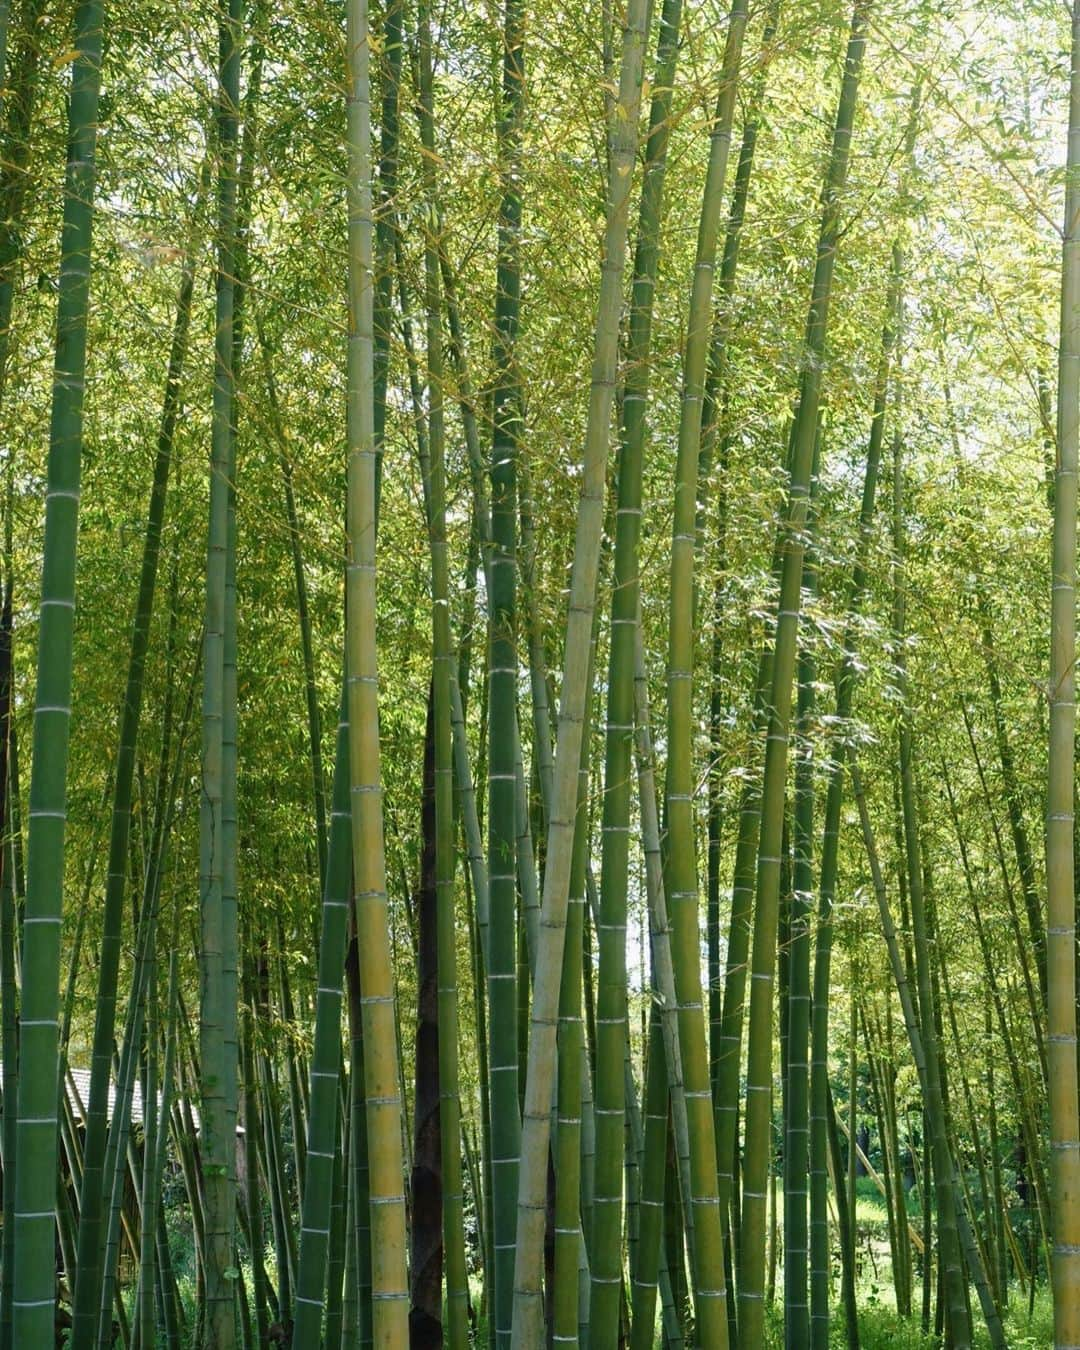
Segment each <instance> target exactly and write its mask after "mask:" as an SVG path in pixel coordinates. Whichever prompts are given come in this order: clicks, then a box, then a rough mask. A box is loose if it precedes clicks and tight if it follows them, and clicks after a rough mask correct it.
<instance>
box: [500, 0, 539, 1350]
mask: <svg viewBox="0 0 1080 1350" xmlns="http://www.w3.org/2000/svg"><path fill="white" fill-rule="evenodd" d="M523 25H524V13H523V9H522V5H521V4H520V0H507V3H506V5H505V10H504V24H503V69H502V87H501V93H500V94H499V96H498V97H499V106H498V112H497V127H498V143H499V174H500V181H501V188H502V193H501V199H500V204H499V222H498V257H497V262H496V281H495V287H496V291H495V316H494V323H495V341H494V351H493V364H494V389H493V391H492V421H493V437H492V449H491V532H492V545H493V547H492V550H491V562H490V577H491V582H490V591H489V620H488V635H489V636H488V663H489V679H488V725H489V728H490V737H491V739H490V750H489V755H488V892H489V899H490V928H489V934H488V951H487V979H488V1012H489V1017H488V1036H489V1040H490V1045H489V1052H488V1062H489V1073H490V1075H491V1088H490V1097H491V1149H492V1153H491V1180H492V1201H493V1216H492V1217H493V1231H492V1242H493V1253H494V1262H495V1265H494V1270H493V1272H492V1273H493V1275H494V1280H493V1288H492V1295H493V1297H492V1317H493V1320H494V1326H495V1344H496V1346H497V1347H498V1350H505V1347H506V1346H508V1345H509V1344H510V1336H511V1323H512V1319H513V1300H514V1294H513V1287H514V1222H515V1217H514V1216H515V1210H514V1207H515V1204H516V1201H517V1193H518V1164H519V1158H520V1152H521V1119H520V1106H519V1073H518V1044H517V1041H518V1015H517V981H516V973H515V967H514V949H515V931H516V930H515V913H516V880H515V878H516V873H517V867H516V860H517V849H516V842H517V813H516V805H515V797H516V784H515V766H514V746H515V742H516V739H517V736H516V728H517V673H518V663H517V654H516V649H515V634H516V613H515V610H516V570H517V564H516V556H515V555H516V534H517V529H516V522H517V500H516V495H517V486H516V461H517V457H518V442H519V439H520V435H521V417H522V411H521V391H520V388H519V385H518V376H517V371H516V342H517V331H518V323H519V311H520V290H521V269H520V259H519V252H520V243H519V240H520V233H521V188H520V181H519V178H520V153H521V149H520V146H521V119H522V111H523V99H524V93H525V67H524V57H523V47H524V27H523ZM547 1105H548V1106H550V1101H549V1102H548V1104H547ZM545 1109H546V1108H545ZM543 1171H544V1175H545V1177H546V1174H547V1165H546V1159H545V1161H544V1165H543Z"/></svg>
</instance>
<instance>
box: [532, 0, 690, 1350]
mask: <svg viewBox="0 0 1080 1350" xmlns="http://www.w3.org/2000/svg"><path fill="white" fill-rule="evenodd" d="M681 15H682V0H666V3H665V4H664V7H663V10H662V13H661V17H660V33H659V37H658V40H657V53H656V75H655V79H654V82H653V88H654V90H655V91H656V92H655V93H654V95H653V99H652V106H651V109H650V114H649V135H648V139H647V141H646V146H645V170H644V176H643V179H642V195H641V203H640V206H639V209H638V234H637V244H636V248H635V254H634V280H633V290H632V294H631V309H630V329H629V336H628V343H627V364H628V371H627V378H626V388H625V390H624V392H623V399H622V419H623V421H622V428H621V430H622V435H621V438H620V445H619V465H618V498H617V506H616V510H615V559H614V581H613V585H612V599H611V645H610V649H609V653H608V686H607V726H606V731H605V735H606V747H605V761H604V796H603V825H602V835H601V838H602V854H601V871H600V921H599V923H598V925H597V931H598V936H599V949H600V950H599V956H600V962H599V970H598V973H597V1075H596V1108H595V1110H596V1122H597V1130H596V1156H597V1168H596V1179H595V1187H596V1189H595V1196H594V1201H593V1203H594V1206H595V1215H596V1217H595V1227H594V1237H593V1247H592V1250H593V1260H592V1286H591V1298H590V1306H589V1329H590V1344H591V1345H593V1346H595V1347H597V1350H599V1348H600V1347H607V1346H612V1345H614V1344H615V1339H616V1337H617V1335H618V1329H619V1310H620V1302H621V1294H622V1287H623V1280H622V1242H621V1230H622V1197H623V1177H622V1168H621V1167H620V1159H621V1149H620V1145H621V1141H622V1135H623V1119H624V1112H625V1106H626V1103H625V1098H624V1092H623V1088H624V1081H625V1079H624V1074H623V1070H622V1065H621V1063H620V1059H621V1052H622V1046H623V1043H624V1041H625V1040H626V1036H627V1032H628V1028H627V1024H626V905H627V880H628V867H629V850H630V803H631V795H632V793H631V788H632V764H631V761H632V756H633V735H634V649H635V634H636V632H637V624H638V605H639V585H638V558H637V553H638V540H639V537H640V533H641V485H642V466H643V457H644V444H645V409H646V404H647V401H648V385H649V350H650V346H651V337H652V313H653V294H654V291H655V287H656V275H657V269H658V266H659V256H660V218H661V213H662V203H663V185H664V174H665V169H666V167H667V146H668V140H669V134H670V126H671V101H672V94H673V91H674V81H675V68H676V59H677V56H678V40H679V25H680V20H681ZM534 701H535V700H534ZM578 945H579V946H580V941H579V944H578Z"/></svg>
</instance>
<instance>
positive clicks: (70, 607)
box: [12, 0, 104, 1345]
mask: <svg viewBox="0 0 1080 1350" xmlns="http://www.w3.org/2000/svg"><path fill="white" fill-rule="evenodd" d="M103 22H104V20H103V6H102V4H101V3H100V0H81V3H80V4H79V5H78V7H77V9H76V14H75V31H74V38H73V43H72V46H73V50H74V51H75V52H76V53H77V55H76V57H75V60H74V61H73V63H72V74H71V98H70V102H69V105H68V128H69V130H68V134H69V140H68V162H67V172H66V179H65V193H64V221H63V231H62V248H61V254H62V259H61V266H60V293H59V299H58V302H57V332H56V363H55V371H54V380H53V401H52V420H51V425H50V431H49V464H48V478H47V485H46V490H45V541H44V551H43V561H42V578H41V617H40V624H39V630H38V669H37V683H36V689H35V698H34V714H35V718H34V745H33V765H32V769H31V782H30V836H29V853H28V868H27V894H26V907H25V918H24V923H23V932H24V947H23V1001H22V1009H21V1017H20V1022H19V1033H20V1044H19V1050H20V1058H21V1063H22V1065H23V1071H22V1073H21V1074H20V1076H19V1091H18V1103H17V1126H16V1129H17V1135H16V1146H15V1209H14V1214H13V1216H12V1218H13V1227H14V1231H15V1259H14V1284H13V1302H12V1308H13V1330H14V1340H15V1343H16V1344H20V1345H21V1344H25V1345H45V1344H49V1343H51V1341H52V1338H53V1337H54V1335H55V1325H54V1309H55V1296H56V1287H55V1276H54V1268H55V1262H54V1259H53V1256H54V1218H53V1213H54V1200H55V1194H56V1157H57V1099H56V1086H57V1011H58V986H59V974H60V930H61V911H62V907H63V884H64V833H65V823H66V812H67V807H66V795H67V794H66V777H67V758H68V736H69V729H70V721H71V683H72V638H73V631H74V619H75V559H76V542H77V534H78V508H79V480H80V469H81V460H82V440H83V392H84V387H85V376H86V327H87V313H88V308H89V297H90V245H91V232H92V222H93V198H94V181H95V151H96V144H97V126H98V93H99V89H100V83H101V41H102V29H103Z"/></svg>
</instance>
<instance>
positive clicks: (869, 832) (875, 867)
mask: <svg viewBox="0 0 1080 1350" xmlns="http://www.w3.org/2000/svg"><path fill="white" fill-rule="evenodd" d="M847 759H848V772H849V774H850V777H851V791H852V796H853V797H854V798H855V805H856V807H857V808H858V812H859V824H860V828H861V831H862V837H863V845H864V848H865V850H866V858H867V862H868V864H869V866H870V876H871V880H872V884H873V890H874V896H875V899H876V901H877V907H878V915H879V917H880V920H881V931H882V936H883V937H884V938H885V946H886V950H887V951H888V955H889V965H890V968H891V970H892V975H893V982H894V984H895V986H896V992H897V994H898V996H899V999H900V1007H901V1009H902V1011H903V1014H904V1026H905V1029H906V1031H907V1034H908V1043H909V1045H910V1047H911V1057H912V1059H913V1061H914V1063H915V1069H916V1072H917V1074H918V1078H919V1085H920V1088H921V1089H922V1093H923V1099H924V1100H925V1101H929V1100H930V1097H931V1088H930V1081H929V1077H930V1072H931V1070H930V1069H929V1068H928V1065H927V1057H926V1050H925V1045H924V1040H923V1031H922V1020H921V1016H920V1009H919V1008H918V1006H917V1005H916V999H915V989H914V987H913V984H912V982H911V981H910V980H909V979H908V971H907V963H906V961H905V959H904V956H903V954H902V953H901V950H900V940H899V938H898V937H897V933H896V926H895V924H894V922H893V918H892V912H891V908H890V905H889V898H888V894H887V892H886V888H885V878H884V874H883V873H882V869H881V863H880V860H879V857H878V851H877V845H876V842H875V838H874V831H873V825H872V822H871V819H870V811H869V807H868V806H867V802H866V794H865V792H864V790H863V784H862V775H861V773H860V771H859V766H858V764H857V763H856V761H855V758H854V755H853V754H852V753H851V751H850V750H849V751H848V752H847ZM931 1125H932V1122H931ZM945 1153H946V1157H947V1158H948V1166H949V1167H950V1168H951V1169H952V1176H951V1185H952V1187H953V1190H954V1193H955V1192H957V1191H958V1190H959V1184H958V1182H957V1181H956V1177H955V1164H954V1163H953V1161H952V1159H951V1156H949V1153H948V1148H947V1147H946V1149H945ZM923 1198H924V1203H926V1204H929V1196H928V1195H924V1197H923ZM954 1213H955V1216H956V1217H955V1223H956V1226H957V1230H958V1234H959V1240H960V1243H961V1246H962V1248H963V1253H964V1260H965V1261H966V1262H967V1267H968V1271H969V1272H970V1274H971V1277H972V1280H973V1282H974V1283H975V1286H976V1289H977V1290H978V1294H979V1301H980V1305H981V1307H982V1311H983V1316H984V1319H985V1321H986V1327H987V1331H988V1332H989V1334H990V1342H991V1344H992V1345H993V1346H994V1347H995V1350H1005V1334H1004V1331H1003V1329H1002V1325H1001V1319H1000V1317H999V1316H998V1313H997V1309H996V1308H995V1306H994V1302H993V1299H992V1298H991V1297H990V1293H989V1284H988V1281H987V1279H986V1273H985V1271H984V1270H983V1269H982V1262H981V1260H980V1258H979V1251H978V1247H977V1246H976V1244H975V1240H974V1236H973V1234H972V1231H971V1224H970V1222H969V1220H968V1216H967V1213H966V1211H965V1209H964V1207H963V1205H962V1204H960V1205H956V1204H955V1202H954ZM928 1231H929V1228H928V1225H925V1224H924V1233H927V1232H928ZM928 1268H929V1263H928V1262H927V1263H925V1264H924V1271H925V1270H927V1269H928ZM965 1324H966V1317H965Z"/></svg>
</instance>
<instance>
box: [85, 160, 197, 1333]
mask: <svg viewBox="0 0 1080 1350" xmlns="http://www.w3.org/2000/svg"><path fill="white" fill-rule="evenodd" d="M203 177H204V178H205V175H204V176H203ZM201 188H202V183H200V193H201ZM195 214H196V217H197V215H198V204H197V205H196V213H195ZM192 232H193V234H194V223H193V231H192ZM194 284H195V259H194V239H192V241H191V242H190V243H189V247H188V251H187V255H186V257H185V260H184V265H183V271H182V275H181V280H180V290H179V295H178V297H177V302H176V319H175V323H174V327H173V336H172V347H171V350H170V352H169V366H168V373H167V375H166V379H165V397H164V402H163V406H162V413H161V423H160V426H159V430H158V440H157V453H156V456H155V460H154V474H153V482H152V484H151V489H150V504H149V507H148V510H147V523H146V535H145V539H144V543H143V557H142V568H141V572H140V576H139V588H138V594H137V596H136V601H135V615H134V622H133V624H132V631H131V647H130V652H129V656H128V671H127V681H126V686H125V689H124V697H123V701H122V703H121V705H120V717H119V722H120V739H119V746H118V749H117V754H116V769H115V773H114V781H113V798H112V815H111V831H110V837H109V863H108V874H107V879H106V886H105V904H104V911H103V915H102V932H101V947H100V956H99V965H98V995H97V1002H96V1004H95V1021H94V1037H93V1048H92V1052H91V1072H90V1090H89V1101H88V1103H87V1126H86V1151H85V1166H84V1171H83V1184H82V1189H81V1191H80V1195H79V1255H78V1258H77V1259H78V1265H77V1267H76V1274H75V1290H74V1301H73V1307H72V1335H73V1336H76V1337H78V1336H84V1335H87V1334H89V1328H90V1327H91V1325H92V1324H93V1320H94V1318H95V1317H96V1315H97V1307H96V1300H97V1291H98V1288H99V1286H100V1283H101V1268H100V1258H101V1225H102V1217H103V1216H102V1196H103V1185H104V1170H103V1169H104V1160H105V1142H106V1135H107V1128H108V1122H107V1109H106V1096H107V1093H108V1087H109V1067H110V1064H111V1062H112V1048H113V1031H114V1028H115V1023H116V1000H117V976H118V972H119V965H120V945H121V942H120V940H121V926H122V918H123V904H124V895H125V890H126V883H127V877H128V872H127V865H128V836H129V830H130V824H131V801H132V783H133V780H134V772H135V748H136V741H137V737H138V730H139V721H140V714H141V711H142V695H143V675H144V672H145V668H146V655H147V649H148V647H149V640H150V620H151V616H152V613H153V606H154V594H155V590H156V583H157V571H158V560H159V558H160V555H161V533H162V526H163V522H164V517H165V504H166V495H167V492H168V482H169V472H170V466H171V463H172V452H173V443H174V440H175V434H176V426H177V421H178V417H179V412H180V386H181V379H182V376H183V369H184V363H185V359H186V355H187V346H188V332H189V328H190V321H191V302H192V295H193V291H194Z"/></svg>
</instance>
